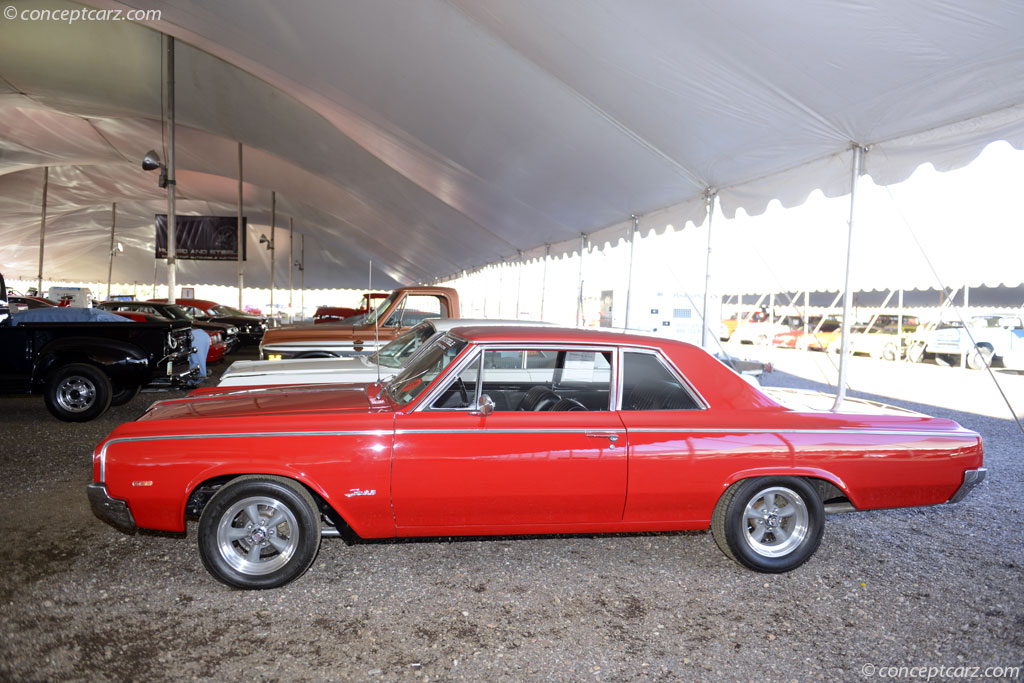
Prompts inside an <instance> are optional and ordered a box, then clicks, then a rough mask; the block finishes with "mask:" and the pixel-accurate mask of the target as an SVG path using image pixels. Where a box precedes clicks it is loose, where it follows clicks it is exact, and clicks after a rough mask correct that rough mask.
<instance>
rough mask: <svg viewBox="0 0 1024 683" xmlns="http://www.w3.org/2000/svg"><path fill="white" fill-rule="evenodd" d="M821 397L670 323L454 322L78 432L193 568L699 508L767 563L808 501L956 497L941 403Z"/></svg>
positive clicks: (961, 479) (228, 571)
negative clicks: (343, 539) (384, 363)
mask: <svg viewBox="0 0 1024 683" xmlns="http://www.w3.org/2000/svg"><path fill="white" fill-rule="evenodd" d="M816 397H818V398H816ZM819 398H823V399H826V401H825V403H824V404H823V407H822V409H816V406H815V405H814V403H815V401H818V400H819ZM783 401H786V402H788V403H789V404H790V405H786V403H784V402H783ZM830 404H831V397H822V396H821V395H817V394H806V393H801V392H788V395H785V396H783V395H782V394H780V395H779V396H776V397H773V396H770V395H768V394H766V393H764V392H762V391H761V390H759V389H757V388H755V387H753V386H751V385H750V384H748V383H747V382H745V381H744V380H743V379H742V378H741V377H740V376H739V375H737V374H735V373H734V372H732V371H731V370H729V369H728V368H726V367H725V366H724V365H723V364H722V363H720V362H719V361H717V360H715V359H714V358H713V357H711V356H709V355H708V354H707V353H705V352H704V351H703V350H701V349H699V348H697V347H695V346H691V345H689V344H684V343H682V342H677V341H672V340H667V339H662V338H652V337H643V336H636V335H624V334H619V333H615V332H606V331H599V330H575V329H564V328H555V327H547V328H544V327H458V328H455V329H453V330H452V331H450V332H448V333H446V334H444V335H442V336H439V337H437V338H436V339H435V340H434V341H432V342H431V343H429V344H427V345H425V346H424V347H423V349H421V351H420V353H419V354H418V355H417V357H416V358H415V359H413V360H412V361H411V362H410V364H409V365H408V366H407V367H406V369H405V370H403V372H402V373H401V374H399V375H398V376H396V377H395V378H393V379H391V380H390V381H388V382H387V383H385V384H356V385H315V386H314V385H307V386H275V387H258V388H245V389H233V388H229V387H225V388H223V389H222V390H220V391H210V390H206V391H205V392H202V393H198V394H193V395H190V396H188V397H185V398H180V399H171V400H166V401H161V402H158V403H155V404H153V406H152V407H151V408H150V409H149V410H148V411H147V412H146V413H145V414H144V415H143V416H142V417H141V418H139V419H138V420H137V421H135V422H129V423H126V424H123V425H121V426H120V427H118V428H117V429H115V430H114V431H113V432H112V433H111V434H110V435H109V436H108V437H107V438H106V439H105V440H103V442H101V443H100V444H99V445H98V446H97V447H96V450H95V452H94V456H93V479H94V483H92V484H90V485H89V487H88V493H89V498H90V500H91V503H92V506H93V509H94V510H95V511H96V513H97V515H98V516H100V517H101V518H103V519H105V520H107V521H109V522H111V523H113V524H114V525H116V526H120V527H122V528H127V529H135V528H138V527H141V528H146V529H157V530H164V531H173V532H182V531H184V530H185V521H186V518H188V517H198V518H199V526H198V543H199V553H200V556H201V558H202V560H203V563H204V565H205V566H206V568H207V569H208V570H209V571H210V573H211V574H213V576H215V577H216V578H217V579H219V580H221V581H223V582H224V583H227V584H229V585H232V586H237V587H243V588H270V587H276V586H280V585H282V584H285V583H287V582H288V581H291V580H292V579H294V578H296V577H298V576H299V575H301V574H302V573H303V572H304V571H305V570H306V569H307V568H308V567H309V565H310V564H311V563H312V562H313V559H314V558H315V556H316V554H317V551H318V548H319V546H320V540H321V536H337V535H348V534H352V535H355V536H360V537H363V538H387V537H395V536H451V535H473V536H476V535H486V534H549V533H580V532H585V533H593V532H640V531H661V530H681V529H707V528H708V527H709V526H710V528H711V531H712V533H713V535H714V538H715V540H716V541H717V542H718V545H719V546H720V547H721V548H722V550H723V551H724V552H725V554H726V555H728V556H729V557H731V558H733V559H735V560H737V561H738V562H740V563H742V564H744V565H746V566H747V567H750V568H752V569H755V570H758V571H764V572H783V571H788V570H790V569H793V568H795V567H797V566H799V565H800V564H802V563H803V562H805V561H806V560H807V559H808V558H809V557H810V556H811V555H812V554H813V553H814V551H815V550H816V548H817V547H818V544H819V542H820V541H821V537H822V528H823V524H824V519H825V514H826V513H827V512H833V511H849V510H870V509H876V508H889V507H902V506H917V505H933V504H938V503H946V502H957V501H959V500H960V499H961V498H963V496H965V495H966V494H967V492H968V491H969V490H970V489H971V488H972V487H973V486H974V485H975V484H977V483H978V482H980V481H981V480H982V479H984V476H985V472H986V471H985V469H984V468H983V467H982V445H981V439H980V438H979V436H978V435H977V434H976V433H975V432H972V431H969V430H967V429H964V428H962V427H961V426H959V425H958V424H956V423H955V422H953V421H951V420H948V419H941V418H932V417H927V416H925V415H921V414H919V413H913V412H910V411H906V410H902V409H898V408H890V407H886V406H881V405H880V404H868V403H860V402H857V401H853V400H851V401H849V402H848V404H847V405H848V409H849V412H846V413H834V412H829V411H828V410H827V407H828V406H829V405H830ZM680 542H681V543H686V542H690V541H688V540H683V539H681V540H680ZM844 542H853V543H856V539H852V541H851V540H850V539H846V540H844Z"/></svg>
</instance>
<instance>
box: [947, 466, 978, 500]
mask: <svg viewBox="0 0 1024 683" xmlns="http://www.w3.org/2000/svg"><path fill="white" fill-rule="evenodd" d="M986 476H988V468H987V467H979V468H978V469H976V470H967V471H966V472H964V483H962V484H960V488H958V489H957V490H956V493H954V494H953V497H952V498H950V499H949V501H947V502H949V503H959V502H960V501H961V500H963V499H964V498H966V497H967V494H968V493H970V492H971V489H973V488H974V487H975V486H977V485H978V484H980V483H981V482H983V481H985V477H986Z"/></svg>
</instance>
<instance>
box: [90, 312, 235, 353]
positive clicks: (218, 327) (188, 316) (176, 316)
mask: <svg viewBox="0 0 1024 683" xmlns="http://www.w3.org/2000/svg"><path fill="white" fill-rule="evenodd" d="M97 308H102V309H103V310H105V311H134V312H137V313H146V314H148V315H155V316H159V317H161V318H167V319H168V320H188V321H189V324H190V325H192V327H197V328H199V329H200V330H206V331H207V332H214V333H216V332H220V333H221V335H222V336H223V337H224V343H225V344H226V345H227V350H226V351H225V353H231V352H232V351H234V350H235V349H236V348H237V347H238V345H239V344H240V343H241V337H239V329H238V327H237V326H235V325H232V324H231V323H229V322H223V321H220V320H213V319H210V318H205V319H200V318H197V317H196V316H195V315H193V314H192V312H191V311H189V310H188V309H187V308H185V307H184V306H179V305H178V304H167V303H161V302H158V301H103V302H100V303H99V304H98V305H97Z"/></svg>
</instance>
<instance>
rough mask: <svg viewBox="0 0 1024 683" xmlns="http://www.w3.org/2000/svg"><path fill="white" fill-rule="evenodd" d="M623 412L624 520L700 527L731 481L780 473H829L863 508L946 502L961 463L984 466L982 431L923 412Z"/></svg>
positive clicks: (825, 476) (822, 475)
mask: <svg viewBox="0 0 1024 683" xmlns="http://www.w3.org/2000/svg"><path fill="white" fill-rule="evenodd" d="M623 419H624V421H625V422H626V429H627V432H628V435H629V449H630V458H629V491H628V494H627V500H626V509H625V518H624V521H627V522H640V521H653V520H657V519H662V520H669V519H673V520H680V521H685V522H688V523H689V524H688V526H691V527H693V528H700V527H703V526H706V525H707V523H708V522H709V521H710V519H711V513H712V511H713V510H714V506H715V504H716V503H717V501H718V499H719V497H720V496H721V495H722V493H723V492H724V491H725V490H726V489H727V488H728V487H729V486H730V485H731V484H733V483H735V482H737V481H739V480H741V479H747V478H751V477H762V476H775V475H781V476H803V477H813V478H818V479H824V480H826V481H829V482H831V483H832V484H834V485H835V486H837V487H838V488H839V489H840V490H841V491H843V492H844V494H845V495H846V496H847V497H848V498H849V500H850V502H851V503H852V504H853V505H854V506H855V507H856V508H858V509H862V510H866V509H874V508H886V507H904V506H915V505H931V504H937V503H944V502H946V501H947V500H949V498H950V497H951V496H952V495H953V493H954V492H955V491H956V490H957V488H958V487H959V486H960V484H961V483H962V482H963V473H964V471H965V470H967V469H974V468H977V467H979V466H981V464H982V448H981V440H980V438H979V437H978V435H977V434H975V433H974V432H972V431H969V430H966V429H963V428H962V427H960V426H959V425H957V424H956V423H954V422H952V421H950V420H944V419H938V418H930V417H926V416H923V415H922V416H898V415H844V414H835V413H798V412H793V411H786V410H783V411H766V410H747V411H743V410H724V411H723V410H715V409H713V408H712V409H709V410H706V411H689V412H686V413H678V412H677V413H668V412H661V413H657V414H656V413H650V414H643V413H623ZM680 492H685V494H686V495H680Z"/></svg>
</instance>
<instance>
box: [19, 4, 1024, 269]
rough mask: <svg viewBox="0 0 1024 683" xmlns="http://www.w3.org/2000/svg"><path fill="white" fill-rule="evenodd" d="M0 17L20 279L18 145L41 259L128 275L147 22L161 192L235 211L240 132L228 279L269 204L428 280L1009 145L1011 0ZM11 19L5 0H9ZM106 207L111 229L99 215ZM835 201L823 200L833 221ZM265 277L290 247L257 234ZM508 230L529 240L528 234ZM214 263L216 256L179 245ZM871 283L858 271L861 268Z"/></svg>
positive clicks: (199, 7)
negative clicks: (165, 164)
mask: <svg viewBox="0 0 1024 683" xmlns="http://www.w3.org/2000/svg"><path fill="white" fill-rule="evenodd" d="M8 4H10V5H11V6H13V7H14V8H16V9H17V10H18V12H19V18H18V19H15V20H7V21H4V22H3V23H0V265H2V267H3V269H4V271H5V272H6V273H9V274H11V275H14V276H25V277H31V276H32V275H34V273H35V271H36V261H37V258H38V231H39V207H40V204H41V193H42V167H43V166H48V167H49V168H50V186H49V197H48V201H49V206H50V208H49V211H48V218H47V233H48V235H47V252H46V264H45V275H46V276H47V277H60V278H66V279H76V280H85V279H90V278H92V279H105V276H106V261H107V253H108V240H109V226H110V223H109V220H110V218H109V217H110V204H111V203H112V202H117V203H118V210H119V216H118V226H119V228H118V233H119V235H120V237H119V239H120V240H121V241H123V242H124V243H125V245H126V247H128V249H127V251H126V254H125V255H124V256H119V257H118V259H119V260H118V263H117V269H118V271H117V275H116V276H115V279H116V280H120V281H129V282H130V281H132V280H139V281H143V282H145V281H148V280H149V279H150V278H152V273H153V258H152V240H153V214H155V213H162V212H164V211H165V210H166V202H165V201H164V195H163V193H162V192H161V191H160V190H159V189H158V188H157V187H156V178H155V174H148V173H145V172H143V171H142V170H141V169H140V168H139V161H140V160H141V158H142V155H143V154H144V153H145V152H146V150H148V149H150V148H155V149H158V150H159V149H161V147H162V140H161V125H160V114H161V78H162V74H163V67H162V64H161V60H162V55H163V50H162V48H161V36H160V34H161V33H164V34H167V35H171V36H174V37H175V38H176V39H177V40H178V41H180V42H179V44H178V50H177V74H178V76H177V81H178V87H177V91H176V99H177V116H178V121H179V126H178V140H177V175H178V189H179V192H180V196H181V200H180V202H179V208H178V212H179V214H183V213H213V214H224V215H234V213H235V197H236V192H237V190H236V188H235V178H236V177H237V143H238V142H241V143H242V144H243V145H244V149H245V152H244V155H245V170H244V176H245V182H246V186H245V205H246V209H245V214H246V216H247V217H248V218H249V222H250V225H253V226H254V229H253V230H251V231H250V235H249V258H250V261H249V263H248V264H247V267H246V284H247V285H249V286H257V285H263V286H266V285H267V284H269V275H267V264H268V255H267V252H265V251H264V250H263V249H262V248H261V247H259V245H258V244H257V239H258V236H259V234H260V233H261V232H264V233H266V232H267V231H268V230H269V227H268V226H269V224H270V215H269V214H270V212H269V204H270V201H269V198H270V192H271V191H276V193H277V197H278V212H277V213H278V215H277V225H278V227H279V228H281V227H282V226H287V221H288V219H289V218H292V219H293V220H294V223H295V229H296V232H297V233H302V234H305V235H307V238H306V250H307V254H306V258H307V269H306V283H307V286H311V287H360V286H362V285H363V284H364V283H365V279H366V267H365V264H366V262H367V261H368V260H369V259H373V261H374V263H375V264H378V265H379V266H380V268H381V270H380V271H379V272H381V273H382V274H381V276H380V278H379V281H378V282H377V283H375V284H377V285H378V286H381V287H383V286H388V285H391V284H396V283H408V282H416V281H428V280H432V279H434V278H436V277H444V276H448V275H451V274H453V273H456V272H459V271H460V270H462V269H464V268H467V267H472V266H476V265H480V264H484V263H490V262H495V261H499V260H501V259H508V258H516V257H517V256H518V254H519V253H520V252H526V254H527V255H533V256H536V255H538V254H539V253H541V252H542V251H544V249H545V247H544V246H543V245H546V244H551V245H554V246H553V248H552V253H556V254H557V253H564V252H566V251H572V250H574V249H576V248H578V245H579V236H580V234H581V233H587V234H593V235H594V237H595V239H596V240H598V241H617V240H618V239H619V237H621V236H622V235H623V234H625V231H626V228H627V227H628V226H629V225H630V223H629V220H628V218H629V216H630V215H631V214H638V215H640V216H641V221H640V229H641V232H642V233H644V232H646V231H648V230H650V229H652V228H657V229H659V230H660V229H663V228H664V225H665V224H666V223H672V224H674V225H675V227H676V228H682V227H683V226H684V225H685V224H686V223H687V221H691V222H697V223H699V222H701V220H702V219H703V216H704V202H703V195H704V193H705V192H706V191H707V190H709V189H713V190H716V191H717V192H718V193H719V198H720V202H721V207H722V209H723V212H724V213H725V215H727V216H732V215H734V214H735V212H736V211H737V209H740V208H742V209H744V210H745V212H746V213H748V214H759V213H761V212H762V211H764V209H765V207H766V206H767V205H768V203H769V202H770V201H771V200H773V199H776V200H779V201H780V202H781V203H782V204H783V205H785V206H792V205H795V204H798V203H800V202H802V201H803V200H804V199H805V198H806V197H807V196H808V195H809V194H810V193H811V192H812V191H813V190H815V189H820V190H821V191H822V192H823V193H824V194H825V195H827V196H837V195H841V194H844V193H846V192H848V191H849V185H850V156H851V155H850V148H851V145H852V144H854V143H855V144H858V145H865V146H869V147H870V151H869V153H868V154H867V156H866V157H865V171H866V172H867V173H868V174H870V175H871V176H872V178H873V179H874V180H875V181H876V182H878V183H880V184H888V183H893V182H896V181H899V180H902V179H904V178H906V177H907V176H908V175H909V174H910V173H911V172H912V171H913V170H914V169H915V168H916V167H917V166H919V165H920V164H922V163H924V162H931V163H932V164H934V165H935V166H936V167H937V168H940V169H950V168H954V167H957V166H961V165H963V164H965V163H967V162H968V161H970V160H971V159H972V158H974V157H975V156H976V155H977V154H978V153H979V152H980V150H981V149H982V148H983V147H984V146H985V145H986V144H987V143H989V142H991V141H993V140H999V139H1003V140H1007V141H1009V142H1010V143H1011V144H1012V145H1013V146H1015V147H1017V148H1021V147H1024V43H1022V42H1021V39H1020V36H1021V35H1024V6H1022V5H1021V4H1020V3H1018V2H1015V1H1014V0H1006V1H1003V2H997V1H979V2H971V3H964V2H961V1H959V0H929V1H927V2H924V1H919V2H900V3H891V2H884V1H883V0H865V1H860V2H848V1H830V2H808V3H800V4H799V5H794V4H791V3H761V2H750V1H749V0H715V1H713V2H710V1H709V2H701V3H696V2H678V1H677V0H634V1H629V2H627V1H625V0H614V1H605V2H600V1H598V0H553V1H552V0H514V1H513V0H417V1H416V2H402V1H401V0H382V1H374V2H371V1H369V0H367V1H352V2H313V1H312V0H308V1H299V2H290V3H269V4H261V5H253V3H251V2H247V1H246V0H218V1H217V2H213V3H210V2H201V1H198V0H196V1H189V0H171V1H170V2H142V1H139V0H133V1H132V2H128V3H119V2H112V1H109V0H97V1H96V2H92V3H90V4H89V6H90V7H96V8H116V9H122V10H124V9H129V8H156V9H159V10H161V18H160V20H158V21H153V22H150V23H149V24H148V25H147V26H143V25H140V24H136V23H132V22H127V21H77V22H75V23H68V22H66V21H60V20H56V21H54V20H51V21H32V20H31V14H29V15H25V14H24V13H23V11H24V10H29V11H31V10H44V9H49V10H56V11H60V10H62V9H68V10H76V9H78V10H80V9H84V8H86V7H85V6H83V5H77V4H74V3H65V2H59V1H53V2H51V1H48V0H47V1H42V2H20V1H15V2H9V3H8ZM21 17H26V18H21ZM122 226H123V227H122ZM841 227H842V226H837V229H841ZM277 245H278V254H277V263H278V268H279V269H280V270H279V271H278V272H279V274H278V283H280V282H282V277H283V279H284V280H287V275H286V272H287V271H286V269H287V256H283V255H282V251H281V248H282V245H285V248H286V245H287V235H286V233H284V232H278V235H277ZM531 250H532V251H531ZM178 281H179V282H185V283H187V282H196V283H199V282H207V283H213V284H233V283H234V282H235V265H234V264H233V263H210V262H190V261H180V262H179V276H178ZM879 286H882V285H879Z"/></svg>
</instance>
